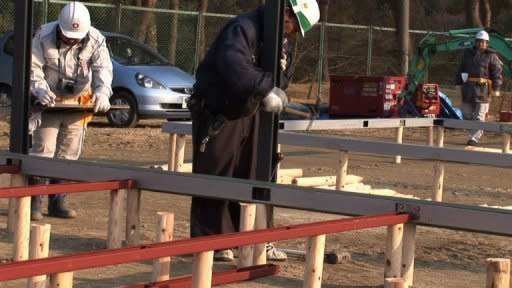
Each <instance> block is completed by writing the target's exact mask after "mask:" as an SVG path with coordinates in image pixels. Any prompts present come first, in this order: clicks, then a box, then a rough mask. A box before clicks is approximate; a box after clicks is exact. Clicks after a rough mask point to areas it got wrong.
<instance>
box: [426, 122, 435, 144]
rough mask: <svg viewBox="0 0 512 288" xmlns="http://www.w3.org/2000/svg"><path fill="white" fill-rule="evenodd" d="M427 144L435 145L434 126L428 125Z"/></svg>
mask: <svg viewBox="0 0 512 288" xmlns="http://www.w3.org/2000/svg"><path fill="white" fill-rule="evenodd" d="M427 145H428V146H434V126H430V127H427Z"/></svg>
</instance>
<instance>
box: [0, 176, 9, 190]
mask: <svg viewBox="0 0 512 288" xmlns="http://www.w3.org/2000/svg"><path fill="white" fill-rule="evenodd" d="M10 186H11V174H7V173H4V174H0V188H2V187H10Z"/></svg>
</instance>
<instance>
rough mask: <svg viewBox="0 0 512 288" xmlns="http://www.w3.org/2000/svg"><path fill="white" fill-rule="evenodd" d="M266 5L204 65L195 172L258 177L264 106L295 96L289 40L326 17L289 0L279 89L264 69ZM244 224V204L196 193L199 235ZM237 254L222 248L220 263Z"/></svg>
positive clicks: (273, 254) (308, 2) (311, 3)
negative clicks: (290, 94) (288, 91)
mask: <svg viewBox="0 0 512 288" xmlns="http://www.w3.org/2000/svg"><path fill="white" fill-rule="evenodd" d="M264 11H265V9H264V7H263V6H262V7H259V8H258V9H257V10H256V11H253V12H250V13H247V14H243V15H240V16H238V17H236V18H235V19H233V20H232V21H230V22H229V23H228V24H227V25H226V26H225V27H224V28H223V29H222V30H221V32H220V33H219V35H218V36H217V38H216V40H215V42H214V43H213V45H212V47H211V48H210V50H209V51H208V52H207V54H206V56H205V58H204V60H203V61H202V63H201V64H200V65H199V67H198V70H197V74H196V84H195V86H194V94H193V95H192V96H191V98H190V100H189V108H190V109H191V112H192V138H193V139H192V141H193V172H194V173H202V174H211V175H218V176H227V177H234V178H243V179H255V177H256V163H257V158H258V157H261V156H259V155H258V147H257V143H258V139H257V137H258V130H259V123H260V122H259V121H260V116H259V115H260V114H259V110H260V109H263V110H264V111H267V112H273V113H280V112H281V111H283V109H284V107H285V105H286V104H287V102H288V100H287V96H286V94H285V93H284V91H283V90H284V89H286V88H287V86H288V80H289V78H290V67H291V62H292V55H291V53H290V50H289V47H288V45H287V41H286V39H287V38H288V37H292V36H294V35H295V34H296V33H297V32H299V31H300V32H301V34H302V36H304V33H305V32H306V31H308V30H310V29H311V28H312V26H313V25H314V24H315V23H316V22H317V21H318V20H319V17H320V13H319V9H318V5H317V3H316V1H315V0H290V1H289V2H287V6H286V11H285V16H284V37H285V41H284V45H283V54H282V57H281V60H280V65H281V70H282V73H281V74H282V77H281V85H280V87H274V86H273V85H274V84H273V76H272V73H270V72H265V71H263V68H262V59H263V57H264V55H262V53H263V46H264V45H263V42H262V41H263V35H264V31H263V26H264ZM268 129H272V127H268ZM265 157H268V155H265ZM214 193H215V191H212V197H214V196H215V194H214ZM269 218H270V221H269V222H271V218H272V217H269ZM239 224H240V205H239V203H238V202H233V201H227V200H223V199H212V198H204V197H192V206H191V215H190V226H191V227H190V234H191V237H197V236H204V235H213V234H222V233H229V232H235V231H238V230H239ZM269 226H272V223H269ZM233 257H234V256H233V251H232V250H230V249H229V250H222V251H216V253H215V254H214V259H215V260H216V261H232V260H233ZM286 258H287V256H286V253H284V252H282V251H280V250H278V249H276V248H275V247H274V246H273V245H272V244H268V245H267V259H269V260H281V261H283V260H286Z"/></svg>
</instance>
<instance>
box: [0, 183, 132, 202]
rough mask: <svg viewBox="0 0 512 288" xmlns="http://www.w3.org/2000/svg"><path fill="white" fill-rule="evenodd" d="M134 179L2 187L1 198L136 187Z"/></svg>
mask: <svg viewBox="0 0 512 288" xmlns="http://www.w3.org/2000/svg"><path fill="white" fill-rule="evenodd" d="M136 187H137V185H136V184H135V181H133V180H121V181H103V182H87V183H61V184H48V185H31V186H20V187H5V188H0V199H1V198H11V197H25V196H37V195H49V194H61V193H78V192H88V191H103V190H118V189H128V188H136Z"/></svg>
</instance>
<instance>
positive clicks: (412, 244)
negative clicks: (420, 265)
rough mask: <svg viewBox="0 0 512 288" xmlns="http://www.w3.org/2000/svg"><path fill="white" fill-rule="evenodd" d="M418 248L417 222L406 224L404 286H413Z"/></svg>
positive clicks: (403, 266) (403, 256)
mask: <svg viewBox="0 0 512 288" xmlns="http://www.w3.org/2000/svg"><path fill="white" fill-rule="evenodd" d="M415 249H416V224H412V223H405V224H404V238H403V247H402V271H401V275H402V278H403V280H404V287H407V288H409V287H411V286H412V285H413V279H414V250H415Z"/></svg>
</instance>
